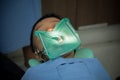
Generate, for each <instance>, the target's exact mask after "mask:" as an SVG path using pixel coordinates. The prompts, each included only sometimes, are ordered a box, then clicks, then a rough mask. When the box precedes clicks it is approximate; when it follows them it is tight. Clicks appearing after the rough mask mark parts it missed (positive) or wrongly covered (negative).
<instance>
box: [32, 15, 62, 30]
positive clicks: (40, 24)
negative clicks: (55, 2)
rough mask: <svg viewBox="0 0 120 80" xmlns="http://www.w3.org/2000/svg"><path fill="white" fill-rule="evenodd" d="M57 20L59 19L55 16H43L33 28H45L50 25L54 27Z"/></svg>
mask: <svg viewBox="0 0 120 80" xmlns="http://www.w3.org/2000/svg"><path fill="white" fill-rule="evenodd" d="M59 21H60V19H58V18H55V17H49V18H45V19H43V20H42V21H40V22H38V23H37V24H36V26H35V29H34V30H47V29H48V28H49V27H50V26H53V27H54V25H55V24H57V23H58V22H59Z"/></svg>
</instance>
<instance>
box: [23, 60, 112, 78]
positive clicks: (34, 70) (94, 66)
mask: <svg viewBox="0 0 120 80" xmlns="http://www.w3.org/2000/svg"><path fill="white" fill-rule="evenodd" d="M21 80H111V78H110V76H109V74H108V73H107V72H106V70H105V69H104V67H103V66H102V65H101V63H100V62H99V61H98V60H97V58H69V59H68V58H65V59H64V58H57V59H55V60H49V61H47V62H45V63H43V64H39V65H36V66H33V67H31V68H29V69H28V70H27V71H26V73H25V74H24V76H23V77H22V79H21Z"/></svg>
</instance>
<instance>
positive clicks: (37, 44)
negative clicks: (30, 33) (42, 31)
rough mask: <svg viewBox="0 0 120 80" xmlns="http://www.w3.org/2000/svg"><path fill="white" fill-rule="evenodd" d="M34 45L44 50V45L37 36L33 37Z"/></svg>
mask: <svg viewBox="0 0 120 80" xmlns="http://www.w3.org/2000/svg"><path fill="white" fill-rule="evenodd" d="M33 45H34V47H35V48H38V49H40V50H41V49H42V43H41V40H40V39H39V38H37V37H36V36H34V37H33Z"/></svg>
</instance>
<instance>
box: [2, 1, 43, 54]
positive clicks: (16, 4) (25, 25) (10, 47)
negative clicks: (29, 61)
mask: <svg viewBox="0 0 120 80" xmlns="http://www.w3.org/2000/svg"><path fill="white" fill-rule="evenodd" d="M40 17H41V0H0V52H3V53H9V52H11V51H15V50H17V49H19V48H22V47H23V46H26V45H29V43H30V33H31V29H32V27H33V25H34V23H35V22H36V21H37V20H38V19H39V18H40Z"/></svg>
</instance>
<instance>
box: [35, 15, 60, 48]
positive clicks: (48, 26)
mask: <svg viewBox="0 0 120 80" xmlns="http://www.w3.org/2000/svg"><path fill="white" fill-rule="evenodd" d="M59 21H60V20H59V19H57V18H55V17H50V18H45V19H43V20H42V21H40V22H38V23H37V24H36V26H35V29H34V31H36V30H42V31H52V30H53V29H54V27H55V25H56V24H57V23H58V22H59ZM33 44H34V45H33V46H34V47H35V48H37V49H39V50H42V48H43V46H42V43H41V41H40V39H39V38H37V37H36V36H33Z"/></svg>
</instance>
